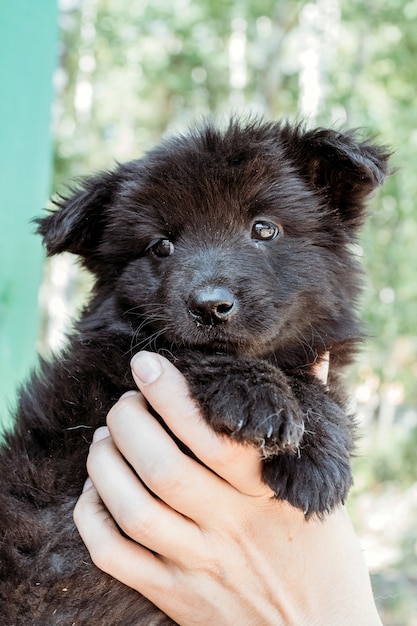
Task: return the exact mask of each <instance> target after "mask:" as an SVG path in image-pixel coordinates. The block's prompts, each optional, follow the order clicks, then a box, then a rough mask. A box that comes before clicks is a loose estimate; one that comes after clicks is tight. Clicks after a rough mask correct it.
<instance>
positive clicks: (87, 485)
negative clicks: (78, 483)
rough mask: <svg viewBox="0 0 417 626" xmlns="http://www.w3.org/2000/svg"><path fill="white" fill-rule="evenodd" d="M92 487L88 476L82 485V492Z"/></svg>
mask: <svg viewBox="0 0 417 626" xmlns="http://www.w3.org/2000/svg"><path fill="white" fill-rule="evenodd" d="M92 487H94V485H93V481H92V480H91V478H90V477H88V478H87V480H86V481H85V483H84V487H83V493H84V492H85V491H88V490H89V489H91V488H92Z"/></svg>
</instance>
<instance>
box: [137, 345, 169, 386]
mask: <svg viewBox="0 0 417 626" xmlns="http://www.w3.org/2000/svg"><path fill="white" fill-rule="evenodd" d="M131 367H132V370H133V372H134V374H135V375H136V376H137V378H138V379H139V380H140V382H141V383H143V384H144V385H149V384H150V383H153V382H155V380H157V378H159V376H160V375H161V374H162V367H161V363H160V361H159V359H158V357H157V356H156V355H155V354H151V353H150V352H138V354H135V356H134V357H133V359H132V362H131Z"/></svg>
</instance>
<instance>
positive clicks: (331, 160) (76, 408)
mask: <svg viewBox="0 0 417 626" xmlns="http://www.w3.org/2000/svg"><path fill="white" fill-rule="evenodd" d="M387 159H388V155H387V153H386V151H385V150H384V149H383V148H380V147H377V146H373V145H371V144H369V143H368V142H361V141H359V140H358V139H357V138H356V137H355V135H354V134H353V133H346V134H342V133H337V132H335V131H330V130H322V129H316V130H313V131H306V130H304V129H303V128H302V127H300V126H299V127H291V126H289V125H282V124H277V123H263V122H253V123H248V124H240V123H238V122H236V121H232V122H231V123H230V124H229V126H228V127H227V128H225V129H223V130H221V131H220V130H216V129H215V128H213V127H212V126H211V125H209V124H208V125H206V126H204V127H203V128H201V129H200V130H198V131H193V132H190V133H189V134H188V135H185V136H182V137H173V138H171V139H168V140H166V141H164V142H163V143H162V144H161V145H160V146H158V147H157V148H155V149H154V150H153V151H151V152H150V153H149V154H148V155H146V156H145V157H144V158H142V159H141V160H138V161H132V162H130V163H127V164H124V165H120V166H118V167H117V169H115V170H114V171H112V172H105V173H102V174H99V175H97V176H95V177H92V178H89V179H87V180H86V181H85V183H84V185H83V187H82V188H81V189H78V190H74V192H73V194H72V195H71V196H70V197H68V198H65V199H60V200H59V201H58V202H57V204H58V207H57V211H55V212H54V213H51V214H49V215H46V216H45V217H42V218H40V219H39V220H38V230H39V233H40V234H41V235H42V236H43V239H44V243H45V246H46V249H47V251H48V254H51V255H52V254H57V253H60V252H63V251H69V252H72V253H74V254H77V255H79V257H80V259H81V261H82V263H83V264H84V265H85V267H86V268H87V269H88V270H90V271H91V272H92V273H93V274H94V276H95V279H96V282H95V287H94V290H93V294H92V298H91V301H90V304H89V305H88V306H87V307H86V309H85V311H84V313H83V315H82V317H81V319H80V320H79V322H78V324H77V327H76V331H75V332H74V334H73V336H72V337H71V338H70V341H69V344H68V347H67V348H66V349H65V351H64V352H63V354H61V355H60V356H59V357H57V358H56V359H54V360H52V361H49V362H43V363H41V364H40V367H39V369H38V372H37V373H36V374H34V375H33V376H32V378H31V380H30V381H29V382H28V383H27V385H26V386H25V387H24V389H22V391H21V395H20V402H19V407H18V410H17V415H16V427H15V430H14V432H13V433H11V434H9V435H8V436H7V438H6V443H5V445H4V446H3V449H2V452H1V456H0V470H1V472H2V476H3V481H2V485H1V490H0V527H1V531H2V532H1V540H0V562H1V566H0V567H1V570H0V573H1V574H0V575H1V580H2V584H1V591H0V593H1V600H0V607H1V613H2V615H4V620H3V622H4V623H5V624H7V625H9V626H11V625H12V624H13V625H18V624H30V625H32V626H33V625H34V624H37V625H39V626H41V625H42V626H47V625H48V624H57V623H71V624H80V625H81V624H97V625H100V624H103V625H104V624H106V626H108V625H112V624H115V625H116V624H127V623H129V624H170V623H172V621H171V620H170V619H169V618H168V617H166V616H165V615H163V614H162V613H161V612H160V611H159V610H158V609H156V608H155V607H153V606H152V605H151V604H150V603H149V602H148V601H147V600H145V599H144V598H141V597H140V596H138V594H136V593H135V592H133V591H131V590H128V589H127V588H125V587H124V586H122V585H120V584H119V583H117V582H116V581H114V580H112V579H111V578H110V577H108V576H106V575H105V574H103V573H101V572H99V571H98V570H97V569H96V568H95V567H94V566H93V565H92V564H91V562H90V559H89V556H88V553H87V551H86V550H85V548H84V546H83V545H82V543H81V540H80V538H79V536H78V533H77V531H76V530H75V528H74V525H73V523H72V509H73V506H74V503H75V501H76V498H77V496H78V494H79V493H80V491H81V488H82V484H83V482H84V480H85V478H86V470H85V460H86V456H87V453H88V446H89V443H90V441H91V436H92V432H93V430H94V428H96V427H97V426H99V425H102V424H103V423H104V422H105V417H106V413H107V411H108V410H109V409H110V407H111V405H112V404H113V403H114V402H115V401H116V400H117V399H118V398H119V397H120V395H121V394H122V393H123V392H124V391H126V390H128V389H130V388H132V386H133V381H132V378H131V375H130V369H129V361H130V358H131V356H132V355H133V354H135V353H136V352H137V351H138V350H140V349H148V350H149V349H150V350H155V351H159V352H160V353H162V354H164V355H166V356H168V357H169V358H170V359H171V360H172V361H173V362H174V363H175V364H176V365H177V367H178V368H179V369H180V370H181V371H182V372H183V373H184V375H185V376H186V378H187V381H188V384H189V387H190V392H191V394H192V396H193V397H194V398H195V400H196V401H197V402H198V403H199V405H200V406H201V411H202V415H203V417H204V418H205V420H206V421H207V422H208V423H209V424H210V426H211V427H212V428H213V429H214V430H215V431H216V432H219V433H222V434H225V435H227V436H230V437H232V438H234V439H236V440H237V441H241V442H246V443H250V444H251V445H254V446H256V447H258V448H259V449H260V450H261V453H262V455H263V458H264V470H263V479H264V481H265V482H266V483H267V484H268V485H269V486H270V487H271V488H272V490H273V491H274V493H275V494H276V497H277V498H279V499H286V500H288V501H289V502H290V503H291V504H293V505H294V506H296V507H298V508H300V509H301V510H302V511H304V513H305V514H306V516H307V517H310V516H312V515H315V514H318V515H325V514H326V512H327V511H330V510H331V509H332V508H333V507H335V506H337V505H338V504H339V503H340V502H343V500H344V499H345V497H346V495H347V493H348V490H349V488H350V485H351V482H352V477H351V470H350V455H351V452H352V449H353V440H354V423H353V420H352V418H351V416H349V415H348V414H347V413H346V410H345V406H344V393H343V389H342V386H341V384H340V372H341V370H342V369H343V367H344V366H345V365H347V364H348V363H349V362H350V361H351V359H352V356H353V354H354V351H355V348H356V343H357V341H358V339H360V337H361V335H362V331H361V327H360V324H359V322H358V319H357V317H356V314H355V304H356V300H357V297H358V292H359V287H360V279H359V276H360V272H359V268H358V266H357V263H356V261H355V259H354V258H353V257H352V255H351V253H350V247H351V244H352V243H353V242H354V241H355V237H356V233H357V231H358V229H359V228H360V226H361V224H362V222H363V219H364V213H365V201H366V199H367V198H368V196H369V194H370V193H371V192H372V190H373V189H374V188H375V187H377V186H378V185H379V184H381V183H382V181H383V179H384V176H385V175H386V173H387ZM327 351H330V359H331V375H330V379H329V383H328V387H326V386H324V385H323V384H322V383H321V382H320V381H318V380H317V379H316V378H315V377H314V376H312V374H311V366H312V364H314V363H315V362H316V361H317V359H320V358H321V357H322V355H323V354H324V353H326V352H327Z"/></svg>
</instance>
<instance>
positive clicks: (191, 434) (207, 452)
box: [132, 352, 272, 495]
mask: <svg viewBox="0 0 417 626" xmlns="http://www.w3.org/2000/svg"><path fill="white" fill-rule="evenodd" d="M132 372H133V376H134V378H135V381H136V383H137V385H138V387H139V389H140V390H141V392H142V393H143V395H144V396H145V397H146V399H147V400H148V402H149V403H150V404H151V406H152V407H153V408H154V409H155V411H156V412H157V413H158V414H159V415H161V416H162V418H163V419H164V421H165V422H166V424H167V425H168V427H169V428H170V429H171V430H172V432H173V433H174V434H175V435H176V436H177V437H178V438H179V439H180V440H181V441H182V442H183V443H185V444H186V445H187V446H188V447H189V448H190V449H191V450H192V451H193V452H194V454H195V455H196V456H197V457H198V458H199V459H200V460H201V461H202V462H203V463H204V464H205V465H207V466H208V467H210V468H211V469H212V470H213V471H214V472H216V473H217V474H218V475H219V476H221V477H222V478H224V479H225V480H227V481H228V482H229V483H230V484H231V485H233V486H234V487H235V488H236V489H238V490H239V491H241V492H242V493H246V494H249V495H261V494H265V493H266V492H268V494H269V493H272V492H270V491H269V489H268V488H267V487H265V485H264V484H263V483H262V481H261V472H262V461H261V457H260V453H259V451H258V450H257V449H255V448H254V447H252V446H243V445H242V444H238V443H237V442H235V441H233V440H231V439H229V438H227V437H225V436H223V437H222V436H219V435H216V433H214V432H213V431H212V430H211V429H210V428H209V427H208V425H207V424H206V423H205V422H204V421H203V419H202V417H201V414H200V411H199V409H198V407H197V405H196V404H195V402H194V401H193V400H192V399H191V397H190V395H189V391H188V387H187V384H186V381H185V379H184V377H183V376H182V374H181V373H180V372H179V371H178V370H177V369H176V368H175V367H174V366H173V365H172V364H171V363H170V362H169V361H168V360H167V359H165V358H164V357H162V356H161V355H158V354H153V353H150V352H139V353H138V354H137V355H136V356H135V357H134V358H133V360H132Z"/></svg>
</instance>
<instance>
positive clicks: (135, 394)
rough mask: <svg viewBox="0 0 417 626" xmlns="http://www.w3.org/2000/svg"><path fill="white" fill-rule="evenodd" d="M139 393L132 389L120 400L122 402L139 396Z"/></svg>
mask: <svg viewBox="0 0 417 626" xmlns="http://www.w3.org/2000/svg"><path fill="white" fill-rule="evenodd" d="M138 395H139V392H138V391H134V390H133V389H131V390H130V391H126V392H125V393H124V394H123V395H122V396H120V400H122V398H129V396H138Z"/></svg>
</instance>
